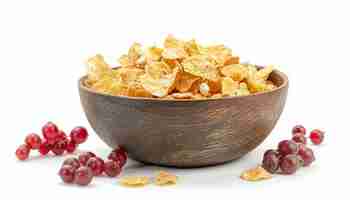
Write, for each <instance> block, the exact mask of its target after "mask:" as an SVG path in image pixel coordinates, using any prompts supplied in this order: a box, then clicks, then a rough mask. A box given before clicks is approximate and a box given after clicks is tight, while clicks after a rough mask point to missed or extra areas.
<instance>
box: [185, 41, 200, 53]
mask: <svg viewBox="0 0 350 200" xmlns="http://www.w3.org/2000/svg"><path fill="white" fill-rule="evenodd" d="M200 48H201V47H200V46H199V45H198V44H197V42H196V40H194V39H192V40H190V41H187V42H185V50H186V52H187V54H188V55H189V56H193V55H198V54H200Z"/></svg>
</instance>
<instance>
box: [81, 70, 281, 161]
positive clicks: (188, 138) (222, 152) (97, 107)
mask: <svg viewBox="0 0 350 200" xmlns="http://www.w3.org/2000/svg"><path fill="white" fill-rule="evenodd" d="M85 79H86V76H84V77H82V78H81V79H80V80H79V92H80V99H81V103H82V106H83V109H84V111H85V114H86V117H87V119H88V121H89V123H90V124H91V126H92V128H93V129H94V130H95V132H96V133H97V134H98V136H99V137H100V138H101V139H102V140H103V141H104V142H105V143H106V144H108V145H109V146H110V147H112V148H114V147H116V146H118V145H120V146H122V147H124V148H125V149H126V151H127V152H128V155H129V156H130V157H131V158H133V159H135V160H138V161H141V162H144V163H151V164H156V165H163V166H172V167H180V168H187V167H203V166H210V165H216V164H221V163H225V162H228V161H232V160H235V159H237V158H239V157H241V156H243V155H245V154H247V153H248V152H250V151H252V150H253V149H254V148H256V147H257V146H258V145H259V144H261V143H262V142H263V140H264V139H265V138H266V137H267V136H268V135H269V133H270V132H271V131H272V129H273V127H274V126H275V124H276V123H277V121H278V119H279V117H280V115H281V113H282V110H283V108H284V105H285V102H286V97H287V93H288V78H287V76H286V75H285V74H284V73H282V72H280V71H277V70H275V71H274V72H273V73H271V75H270V77H269V80H271V81H272V82H273V83H274V84H275V85H277V86H278V87H277V88H276V89H274V90H272V91H268V92H263V93H256V94H252V95H249V96H239V97H226V98H221V99H203V100H160V99H152V98H137V97H123V96H111V95H106V94H101V93H97V92H95V91H93V90H91V89H89V88H87V87H86V86H84V80H85Z"/></svg>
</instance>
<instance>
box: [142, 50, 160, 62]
mask: <svg viewBox="0 0 350 200" xmlns="http://www.w3.org/2000/svg"><path fill="white" fill-rule="evenodd" d="M162 52H163V49H162V48H158V47H155V46H152V47H150V48H148V49H147V50H146V53H145V56H146V62H147V63H150V62H154V61H160V59H161V58H162Z"/></svg>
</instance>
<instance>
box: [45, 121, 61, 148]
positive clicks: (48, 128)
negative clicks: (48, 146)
mask: <svg viewBox="0 0 350 200" xmlns="http://www.w3.org/2000/svg"><path fill="white" fill-rule="evenodd" d="M42 133H43V136H44V138H45V139H46V140H48V142H49V143H50V142H52V141H54V142H55V141H56V138H57V137H58V136H59V130H58V127H57V126H56V124H54V123H52V122H47V123H46V124H45V125H44V126H43V128H42Z"/></svg>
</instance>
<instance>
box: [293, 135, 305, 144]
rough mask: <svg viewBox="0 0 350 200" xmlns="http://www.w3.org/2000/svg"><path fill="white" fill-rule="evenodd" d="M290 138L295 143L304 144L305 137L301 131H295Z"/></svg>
mask: <svg viewBox="0 0 350 200" xmlns="http://www.w3.org/2000/svg"><path fill="white" fill-rule="evenodd" d="M292 140H293V141H294V142H296V143H302V144H306V137H305V135H304V134H302V133H295V134H294V135H293V137H292Z"/></svg>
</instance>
